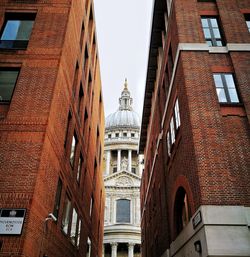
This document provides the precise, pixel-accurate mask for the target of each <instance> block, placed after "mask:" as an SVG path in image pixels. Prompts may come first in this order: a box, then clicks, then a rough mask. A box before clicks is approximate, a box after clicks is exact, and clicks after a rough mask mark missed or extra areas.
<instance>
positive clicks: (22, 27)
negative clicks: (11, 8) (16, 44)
mask: <svg viewBox="0 0 250 257" xmlns="http://www.w3.org/2000/svg"><path fill="white" fill-rule="evenodd" d="M33 23H34V21H30V20H8V21H7V23H6V26H5V28H4V31H3V34H2V37H1V40H29V38H30V34H31V31H32V27H33Z"/></svg>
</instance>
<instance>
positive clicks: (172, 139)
mask: <svg viewBox="0 0 250 257" xmlns="http://www.w3.org/2000/svg"><path fill="white" fill-rule="evenodd" d="M170 132H171V145H172V144H173V143H174V142H175V128H174V119H173V117H172V118H171V121H170Z"/></svg>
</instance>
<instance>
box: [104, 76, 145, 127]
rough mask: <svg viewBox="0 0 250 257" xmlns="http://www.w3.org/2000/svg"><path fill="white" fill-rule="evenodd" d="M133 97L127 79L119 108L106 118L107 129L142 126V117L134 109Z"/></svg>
mask: <svg viewBox="0 0 250 257" xmlns="http://www.w3.org/2000/svg"><path fill="white" fill-rule="evenodd" d="M132 102H133V99H132V98H131V97H130V92H129V90H128V87H127V80H125V84H124V89H123V91H122V95H121V98H120V99H119V104H120V106H119V110H117V111H116V112H114V113H111V114H110V115H109V116H108V117H107V118H106V123H105V127H106V129H112V128H118V127H131V128H140V125H141V124H140V117H139V115H138V114H137V113H136V112H135V111H133V109H132Z"/></svg>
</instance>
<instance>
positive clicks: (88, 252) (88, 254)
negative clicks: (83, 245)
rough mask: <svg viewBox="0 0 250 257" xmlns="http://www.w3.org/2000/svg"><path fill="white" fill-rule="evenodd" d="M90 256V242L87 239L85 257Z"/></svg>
mask: <svg viewBox="0 0 250 257" xmlns="http://www.w3.org/2000/svg"><path fill="white" fill-rule="evenodd" d="M90 256H91V240H90V238H89V237H88V240H87V256H86V257H90Z"/></svg>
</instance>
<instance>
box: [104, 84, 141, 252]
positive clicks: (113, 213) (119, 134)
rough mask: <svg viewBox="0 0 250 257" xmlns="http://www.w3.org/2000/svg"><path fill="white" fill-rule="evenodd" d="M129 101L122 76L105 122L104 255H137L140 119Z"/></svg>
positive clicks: (126, 86) (130, 100) (131, 100)
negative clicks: (116, 99)
mask: <svg viewBox="0 0 250 257" xmlns="http://www.w3.org/2000/svg"><path fill="white" fill-rule="evenodd" d="M132 103H133V99H132V98H131V96H130V92H129V90H128V85H127V80H125V84H124V89H123V91H122V93H121V97H120V98H119V109H118V110H117V111H116V112H114V113H112V114H110V115H109V116H108V117H107V118H106V125H105V142H104V153H105V167H104V184H105V190H106V205H105V221H104V253H103V256H105V257H127V256H128V257H139V256H140V244H141V231H140V182H141V174H142V169H143V164H142V162H143V157H142V156H139V155H138V143H139V132H140V119H139V115H138V114H137V113H136V112H134V111H133V108H132Z"/></svg>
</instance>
